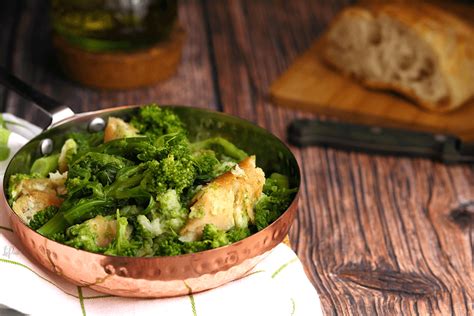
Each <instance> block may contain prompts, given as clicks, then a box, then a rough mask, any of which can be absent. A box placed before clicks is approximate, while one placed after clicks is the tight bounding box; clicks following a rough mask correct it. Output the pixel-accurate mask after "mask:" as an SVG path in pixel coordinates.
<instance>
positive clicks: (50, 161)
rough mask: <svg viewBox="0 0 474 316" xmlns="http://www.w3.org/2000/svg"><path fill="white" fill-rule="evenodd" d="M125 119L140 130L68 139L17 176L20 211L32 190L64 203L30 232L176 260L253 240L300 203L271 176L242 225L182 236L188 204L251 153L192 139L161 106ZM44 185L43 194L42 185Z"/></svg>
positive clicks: (38, 218) (41, 215) (13, 182)
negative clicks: (107, 136)
mask: <svg viewBox="0 0 474 316" xmlns="http://www.w3.org/2000/svg"><path fill="white" fill-rule="evenodd" d="M123 123H124V124H129V125H125V126H131V128H133V129H134V131H135V130H136V131H137V133H132V134H133V135H131V137H126V138H120V137H117V139H112V140H107V141H105V142H104V135H105V134H104V133H103V132H98V133H86V132H81V133H78V132H76V133H70V134H68V135H66V140H65V142H64V145H63V148H62V150H61V151H60V152H57V153H53V154H51V155H49V156H47V157H43V158H39V159H37V160H36V161H34V162H33V165H32V167H31V171H30V174H17V175H13V176H11V178H10V179H9V180H10V181H9V189H8V196H9V203H10V205H12V207H13V209H14V210H15V207H17V208H18V207H19V206H18V205H19V204H20V198H19V197H21V196H23V197H24V196H25V195H26V196H28V194H30V193H31V192H30V191H28V190H39V191H41V190H43V191H44V192H53V193H52V194H53V195H54V198H55V199H60V202H61V203H60V205H49V206H47V207H45V208H43V209H41V210H36V211H35V212H32V213H34V214H33V215H32V216H31V217H30V218H29V220H28V225H29V226H30V227H31V228H32V229H34V230H36V231H38V232H39V233H41V234H42V235H44V236H47V237H49V238H51V239H53V240H56V241H58V242H62V243H65V244H67V245H69V246H72V247H76V248H79V249H84V250H87V251H91V252H97V253H105V254H109V255H118V256H167V255H179V254H185V253H193V252H197V251H203V250H206V249H212V248H217V247H221V246H225V245H229V244H231V243H234V242H236V241H239V240H242V239H244V238H246V237H248V236H249V235H251V234H252V233H255V232H257V231H259V230H261V229H263V228H265V227H267V226H268V225H269V224H270V223H272V222H273V221H275V220H276V219H277V218H278V217H279V216H280V215H281V213H282V212H283V211H284V210H285V209H286V208H287V207H288V205H289V204H290V203H291V201H292V199H293V197H294V194H295V192H296V189H291V188H290V186H289V183H288V179H287V177H286V176H283V175H280V174H276V173H274V174H272V175H271V176H270V177H269V178H267V179H266V181H265V184H264V187H263V193H262V195H261V197H260V198H259V200H258V201H257V202H256V203H255V207H254V214H255V215H254V217H255V219H254V221H252V222H251V223H249V224H248V225H247V226H246V227H233V228H231V229H229V230H227V231H223V230H221V229H218V228H217V227H216V226H215V225H213V224H212V223H209V224H206V225H205V226H204V227H203V228H202V234H201V235H200V238H199V239H198V240H193V241H187V240H183V238H182V237H181V236H180V229H181V228H182V227H183V225H185V223H186V222H187V221H188V220H192V219H193V217H192V216H190V205H192V203H193V201H194V199H195V198H196V196H197V195H198V194H199V192H200V190H201V189H202V187H203V186H205V185H206V184H208V183H209V182H211V181H212V180H213V179H215V178H216V177H219V176H220V175H222V174H224V173H225V172H228V171H229V170H231V169H232V168H234V167H235V165H236V164H237V163H239V162H240V161H242V160H243V159H245V158H247V157H248V155H247V153H246V152H245V151H243V150H242V149H240V148H238V147H237V146H235V144H233V143H231V142H229V141H228V140H226V139H224V138H221V137H214V138H209V139H205V140H202V141H199V142H194V143H191V142H190V141H189V139H188V135H187V130H186V127H185V125H184V124H183V122H182V121H181V120H180V119H179V117H178V116H177V115H176V114H175V113H174V112H172V111H171V110H168V109H162V108H159V107H158V106H156V105H148V106H144V107H141V108H140V109H139V110H138V111H137V113H136V114H135V115H134V116H132V117H131V119H130V120H129V123H125V122H123ZM58 170H59V171H58ZM65 171H67V174H66V173H64V172H65ZM61 172H63V173H61ZM61 177H62V178H61ZM36 180H38V181H43V182H34V181H36ZM28 181H29V182H28ZM45 183H46V184H45ZM40 184H41V185H43V187H42V188H43V189H37V188H36V187H37V186H39V185H40ZM30 187H31V188H33V189H31V188H30ZM25 192H27V193H25ZM33 195H34V194H33ZM33 195H32V196H33ZM40 195H41V194H40ZM29 202H35V203H36V201H29ZM15 203H17V204H18V205H15ZM30 204H31V203H30ZM33 204H34V203H33ZM23 211H24V210H23ZM25 212H30V210H28V209H27V210H26V211H25ZM201 215H202V214H201ZM193 216H197V215H196V213H195V214H193ZM198 217H199V216H198Z"/></svg>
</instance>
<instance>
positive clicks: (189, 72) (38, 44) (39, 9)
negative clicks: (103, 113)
mask: <svg viewBox="0 0 474 316" xmlns="http://www.w3.org/2000/svg"><path fill="white" fill-rule="evenodd" d="M47 10H48V1H45V0H42V1H26V3H25V8H24V10H22V12H21V16H20V17H19V20H18V22H17V24H18V28H17V34H16V39H15V41H14V43H13V50H14V55H13V60H12V64H11V65H10V67H11V69H12V71H13V72H14V73H15V74H16V75H18V76H19V77H20V78H22V79H23V80H25V81H26V82H28V83H30V84H31V85H33V86H34V87H36V88H38V89H39V90H41V91H43V92H44V93H47V94H49V95H50V96H52V97H54V98H56V99H58V100H61V101H63V102H64V103H65V104H68V105H70V106H71V107H72V108H73V109H74V110H75V111H81V112H82V111H88V110H93V109H100V108H106V107H112V106H119V105H126V104H137V103H138V104H144V103H150V102H158V103H161V104H183V105H193V106H198V107H207V108H216V107H217V104H216V103H217V102H216V99H215V96H214V89H213V85H212V84H213V83H212V76H211V66H210V63H209V51H208V49H207V45H206V43H207V37H206V36H207V35H206V32H205V23H204V20H203V16H202V12H203V11H202V9H201V4H200V3H199V2H198V1H186V2H183V4H182V5H181V6H180V9H179V17H180V23H181V24H182V26H183V27H184V28H185V29H186V30H189V31H188V32H187V40H186V44H185V47H184V50H183V58H182V63H181V65H180V67H179V70H178V73H177V74H176V75H175V76H174V77H172V78H170V79H169V80H167V81H164V82H162V83H158V84H157V85H154V86H151V87H147V88H141V89H135V90H129V91H98V90H93V89H89V88H86V87H83V86H81V85H80V84H77V83H75V82H72V81H70V80H69V79H67V78H66V77H65V76H64V75H63V74H62V73H61V71H60V69H59V68H58V65H57V62H56V60H55V55H54V51H53V49H52V46H51V34H50V26H49V23H48V14H47V12H48V11H47ZM20 109H25V111H26V112H28V113H27V114H28V116H29V117H30V118H31V117H34V115H36V113H37V112H34V111H33V109H32V107H31V104H30V102H28V101H26V100H23V99H21V98H20V97H18V96H16V95H12V96H11V97H10V98H8V100H7V110H8V111H10V112H13V113H17V112H18V111H19V110H20Z"/></svg>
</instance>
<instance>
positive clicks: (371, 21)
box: [323, 3, 474, 111]
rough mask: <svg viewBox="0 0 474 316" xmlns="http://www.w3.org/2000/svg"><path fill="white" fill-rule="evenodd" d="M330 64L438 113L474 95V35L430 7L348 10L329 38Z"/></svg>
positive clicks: (379, 6)
mask: <svg viewBox="0 0 474 316" xmlns="http://www.w3.org/2000/svg"><path fill="white" fill-rule="evenodd" d="M325 36H326V44H327V45H326V46H325V50H324V52H323V56H324V59H325V60H326V61H327V62H329V63H330V64H331V65H332V66H334V67H335V68H337V69H338V70H340V71H342V72H343V73H345V74H347V75H351V76H353V77H355V78H356V79H358V80H360V82H361V83H362V84H364V85H366V86H368V87H370V88H375V89H385V90H392V91H396V92H398V93H400V94H402V95H405V96H406V97H408V98H409V99H412V100H414V101H415V102H417V103H418V104H419V105H421V106H423V107H425V108H427V109H430V110H433V111H450V110H453V109H455V108H458V107H460V106H461V105H462V104H463V103H465V102H466V101H467V100H468V99H470V98H471V97H473V96H474V31H473V29H472V28H471V26H470V25H468V24H466V23H465V22H464V21H462V20H460V19H459V18H458V17H456V16H454V15H452V14H450V13H448V12H446V11H443V10H441V9H439V8H436V7H434V6H432V5H429V4H427V3H417V4H406V3H404V4H400V3H398V4H397V3H385V4H374V5H371V6H364V7H349V8H347V9H345V10H344V11H343V12H342V13H341V14H340V15H339V16H338V17H337V18H336V19H335V20H334V22H333V23H332V25H331V26H330V27H329V30H328V32H327V33H326V35H325Z"/></svg>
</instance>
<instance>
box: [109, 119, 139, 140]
mask: <svg viewBox="0 0 474 316" xmlns="http://www.w3.org/2000/svg"><path fill="white" fill-rule="evenodd" d="M137 135H138V130H137V129H136V128H135V127H133V126H132V125H130V124H128V123H127V122H125V121H124V120H122V119H120V118H117V117H109V120H108V121H107V126H106V127H105V131H104V143H106V142H109V141H111V140H114V139H120V138H126V137H134V136H137Z"/></svg>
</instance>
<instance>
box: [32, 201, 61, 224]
mask: <svg viewBox="0 0 474 316" xmlns="http://www.w3.org/2000/svg"><path fill="white" fill-rule="evenodd" d="M58 210H59V208H57V207H56V206H53V205H51V206H48V207H46V208H44V209H42V210H41V211H39V212H37V213H36V214H35V215H34V216H33V218H32V219H31V220H30V222H29V223H28V226H30V228H31V229H33V230H37V229H38V228H40V227H41V226H43V225H44V224H45V223H46V222H47V221H49V220H50V219H51V218H52V217H53V216H54V215H56V213H57V212H58Z"/></svg>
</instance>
